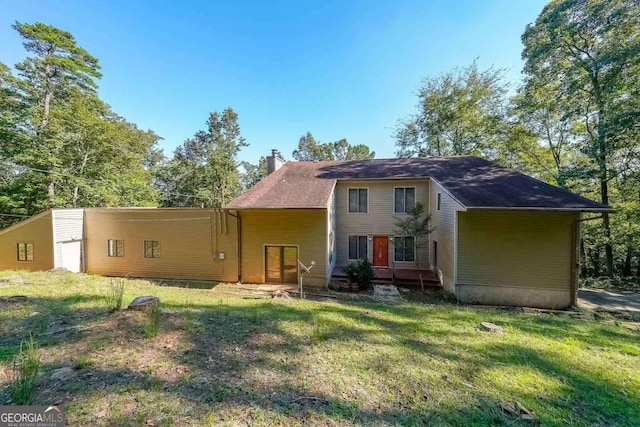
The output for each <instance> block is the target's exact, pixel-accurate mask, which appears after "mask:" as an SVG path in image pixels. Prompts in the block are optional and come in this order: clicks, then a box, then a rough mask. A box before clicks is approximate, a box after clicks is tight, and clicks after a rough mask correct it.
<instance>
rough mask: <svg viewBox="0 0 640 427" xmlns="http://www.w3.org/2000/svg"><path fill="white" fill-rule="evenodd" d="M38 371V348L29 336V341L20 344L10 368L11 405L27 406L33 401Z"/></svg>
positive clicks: (31, 336)
mask: <svg viewBox="0 0 640 427" xmlns="http://www.w3.org/2000/svg"><path fill="white" fill-rule="evenodd" d="M39 369H40V359H39V358H38V346H37V344H36V342H35V340H34V338H33V335H29V339H26V340H22V341H21V342H20V351H19V352H18V354H17V355H16V356H15V358H14V360H13V364H12V366H11V382H10V383H9V395H10V396H11V402H12V403H14V404H16V405H27V404H29V403H31V402H32V401H33V398H34V397H35V393H36V380H37V377H38V371H39Z"/></svg>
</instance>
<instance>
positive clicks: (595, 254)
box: [589, 248, 600, 277]
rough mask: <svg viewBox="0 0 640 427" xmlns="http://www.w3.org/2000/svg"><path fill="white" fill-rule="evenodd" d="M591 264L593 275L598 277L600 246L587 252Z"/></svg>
mask: <svg viewBox="0 0 640 427" xmlns="http://www.w3.org/2000/svg"><path fill="white" fill-rule="evenodd" d="M589 257H590V258H591V265H592V266H593V270H592V272H593V277H600V248H596V249H595V250H593V251H591V253H590V254H589Z"/></svg>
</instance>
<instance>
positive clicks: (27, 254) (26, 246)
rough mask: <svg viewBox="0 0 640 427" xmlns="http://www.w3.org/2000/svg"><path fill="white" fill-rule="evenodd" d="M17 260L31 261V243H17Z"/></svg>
mask: <svg viewBox="0 0 640 427" xmlns="http://www.w3.org/2000/svg"><path fill="white" fill-rule="evenodd" d="M18 261H33V243H18Z"/></svg>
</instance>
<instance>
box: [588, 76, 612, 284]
mask: <svg viewBox="0 0 640 427" xmlns="http://www.w3.org/2000/svg"><path fill="white" fill-rule="evenodd" d="M591 83H592V84H593V94H594V98H595V99H594V100H595V103H596V106H597V113H598V124H597V126H596V129H597V132H598V137H597V141H596V144H597V145H596V153H597V154H596V161H597V164H598V169H599V175H600V176H599V180H600V198H601V201H602V204H604V205H609V169H608V168H607V140H606V137H605V135H606V132H605V131H606V126H605V120H606V119H605V116H606V108H605V107H606V106H605V102H604V97H603V95H602V90H601V86H600V82H599V79H598V74H597V72H594V73H593V74H592V75H591ZM602 227H603V228H604V236H605V239H606V240H605V244H604V253H605V262H606V267H607V275H608V276H609V277H613V245H612V244H611V222H610V221H609V213H608V212H604V213H603V214H602Z"/></svg>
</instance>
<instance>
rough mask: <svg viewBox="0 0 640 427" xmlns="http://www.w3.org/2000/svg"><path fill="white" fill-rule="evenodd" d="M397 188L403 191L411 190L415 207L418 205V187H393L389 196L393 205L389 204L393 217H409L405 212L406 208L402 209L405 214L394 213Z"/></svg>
mask: <svg viewBox="0 0 640 427" xmlns="http://www.w3.org/2000/svg"><path fill="white" fill-rule="evenodd" d="M397 188H402V189H404V190H406V189H407V188H413V205H414V206H415V205H416V203H418V187H417V186H415V185H414V186H410V185H407V186H394V187H393V193H392V194H391V198H392V201H393V203H391V212H392V213H393V214H394V215H410V213H409V212H407V207H406V206H405V207H404V210H405V212H396V189H397ZM405 199H406V191H405Z"/></svg>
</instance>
